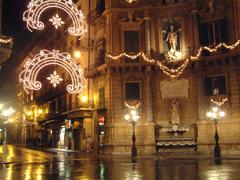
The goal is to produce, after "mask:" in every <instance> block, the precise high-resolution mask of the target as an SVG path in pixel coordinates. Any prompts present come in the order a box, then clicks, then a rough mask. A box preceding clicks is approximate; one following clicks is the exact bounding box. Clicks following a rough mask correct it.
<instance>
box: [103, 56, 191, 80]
mask: <svg viewBox="0 0 240 180" xmlns="http://www.w3.org/2000/svg"><path fill="white" fill-rule="evenodd" d="M107 57H109V58H110V59H113V60H119V59H120V58H122V57H127V58H129V59H132V60H134V59H136V58H138V57H142V58H143V59H144V61H146V62H149V63H156V64H157V65H158V66H159V68H160V69H161V70H162V71H163V73H164V74H166V75H167V76H169V77H171V78H177V77H179V76H180V75H181V74H182V73H183V71H184V69H186V67H187V65H188V63H189V59H186V60H184V61H181V62H183V63H182V65H180V66H178V67H177V68H169V67H168V66H167V65H165V64H164V63H162V62H160V61H158V60H155V59H150V58H148V57H147V56H146V54H145V53H144V52H139V53H138V54H135V55H130V54H127V53H125V52H124V53H121V54H119V55H117V56H113V55H110V54H107Z"/></svg>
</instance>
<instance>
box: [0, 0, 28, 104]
mask: <svg viewBox="0 0 240 180" xmlns="http://www.w3.org/2000/svg"><path fill="white" fill-rule="evenodd" d="M29 1H30V0H3V22H2V34H3V35H8V36H12V37H13V38H14V44H13V50H12V53H11V55H10V57H9V59H8V60H7V61H6V62H5V63H3V64H2V65H1V71H0V101H12V98H14V97H16V85H17V82H18V74H19V70H18V66H19V64H20V62H21V61H22V60H23V58H24V56H25V55H26V54H27V53H28V51H29V47H28V42H29V41H30V40H31V38H32V33H30V32H29V31H28V30H27V29H26V26H25V22H23V20H22V16H23V12H24V11H25V10H26V8H27V4H28V3H29Z"/></svg>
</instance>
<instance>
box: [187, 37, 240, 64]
mask: <svg viewBox="0 0 240 180" xmlns="http://www.w3.org/2000/svg"><path fill="white" fill-rule="evenodd" d="M239 45H240V40H237V41H236V42H235V43H233V44H232V45H227V44H226V43H219V44H218V45H216V46H215V47H212V48H211V47H208V46H203V47H200V48H199V49H198V50H197V53H196V55H194V56H191V57H190V59H191V60H198V59H199V58H200V56H201V54H202V52H203V51H204V50H206V51H208V52H216V51H218V50H219V49H220V48H222V47H224V48H226V49H229V50H233V49H235V48H236V47H237V46H239Z"/></svg>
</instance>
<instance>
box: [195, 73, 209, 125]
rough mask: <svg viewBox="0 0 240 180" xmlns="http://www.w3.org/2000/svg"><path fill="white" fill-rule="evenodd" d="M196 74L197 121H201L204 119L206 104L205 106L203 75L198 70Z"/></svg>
mask: <svg viewBox="0 0 240 180" xmlns="http://www.w3.org/2000/svg"><path fill="white" fill-rule="evenodd" d="M198 71H199V72H198V73H197V74H196V81H197V83H196V84H197V108H198V120H199V121H202V120H205V119H206V111H207V109H206V104H205V94H204V93H205V90H204V79H203V77H204V75H203V73H202V72H201V70H200V69H198Z"/></svg>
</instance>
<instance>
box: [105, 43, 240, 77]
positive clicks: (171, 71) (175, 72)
mask: <svg viewBox="0 0 240 180" xmlns="http://www.w3.org/2000/svg"><path fill="white" fill-rule="evenodd" d="M239 45H240V40H238V41H236V42H235V43H234V44H232V45H227V44H226V43H219V44H218V45H216V46H215V47H213V48H210V47H207V46H204V47H200V48H199V49H198V50H197V54H196V55H195V56H190V59H185V60H182V61H184V63H183V64H182V65H181V66H179V67H177V68H169V67H167V66H166V65H164V64H163V63H161V62H160V61H159V60H156V59H150V58H148V57H147V55H146V54H145V53H144V52H139V53H137V54H135V55H130V54H127V53H125V52H124V53H120V54H119V55H116V56H113V55H111V54H107V57H108V58H110V59H112V60H119V59H121V58H122V57H127V58H129V59H132V60H134V59H137V58H138V57H142V58H143V60H144V61H146V62H149V63H156V64H157V65H158V66H159V68H160V69H161V70H162V71H163V73H164V74H166V75H168V76H169V77H171V78H177V77H179V76H181V75H182V73H183V71H184V70H185V69H186V67H187V66H188V63H189V62H190V60H198V59H199V58H200V56H201V54H202V51H203V50H207V51H209V52H216V51H218V50H219V49H220V48H221V47H224V48H226V49H230V50H233V49H234V48H236V47H237V46H239ZM168 56H170V58H172V59H173V58H174V57H173V56H171V53H170V54H169V53H168Z"/></svg>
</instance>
